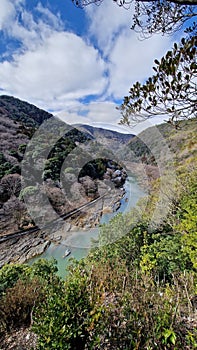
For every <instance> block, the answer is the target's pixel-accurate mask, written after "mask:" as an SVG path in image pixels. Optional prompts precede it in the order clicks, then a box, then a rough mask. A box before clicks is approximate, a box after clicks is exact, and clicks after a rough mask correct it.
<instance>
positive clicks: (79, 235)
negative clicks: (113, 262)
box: [29, 176, 145, 277]
mask: <svg viewBox="0 0 197 350" xmlns="http://www.w3.org/2000/svg"><path fill="white" fill-rule="evenodd" d="M124 188H125V190H126V193H125V195H124V197H123V198H122V199H121V206H120V208H119V209H118V210H117V211H116V212H113V213H107V214H104V215H103V216H102V218H101V221H100V223H101V224H102V223H107V222H109V221H110V219H111V218H112V217H113V216H115V215H117V213H121V212H122V213H126V212H127V211H129V210H130V209H131V208H132V207H134V206H135V205H136V203H137V202H138V200H139V199H140V198H142V197H144V196H145V192H144V191H143V189H142V188H141V187H140V186H139V185H138V183H137V180H136V178H135V177H131V176H130V177H128V179H127V180H126V182H125V185H124ZM98 232H99V230H98V228H95V229H90V230H88V231H85V230H83V231H77V232H72V231H70V232H69V238H67V239H66V240H64V241H61V242H60V243H58V244H54V243H52V244H51V245H50V246H49V248H48V249H47V250H46V251H45V252H44V253H43V254H41V255H40V256H38V257H36V258H33V259H31V260H30V261H29V263H30V264H31V263H33V262H34V261H35V260H38V259H40V258H45V259H50V258H51V257H54V258H55V259H56V260H57V267H58V274H59V275H60V276H62V277H65V275H66V267H67V266H68V265H69V264H70V258H75V259H77V260H80V259H81V258H83V257H85V256H86V255H87V254H88V251H89V249H90V246H91V242H92V239H96V238H97V237H98ZM67 248H68V249H69V250H70V251H71V254H70V255H69V256H68V257H66V258H64V257H63V256H64V253H65V250H66V249H67Z"/></svg>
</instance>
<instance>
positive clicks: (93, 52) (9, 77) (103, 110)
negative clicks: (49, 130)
mask: <svg viewBox="0 0 197 350" xmlns="http://www.w3.org/2000/svg"><path fill="white" fill-rule="evenodd" d="M26 2H27V0H26V1H25V0H12V1H11V0H0V30H1V29H2V30H3V31H5V32H6V35H7V36H9V37H10V38H14V39H16V40H17V41H18V43H19V47H18V48H17V50H16V51H15V52H14V53H12V56H11V57H9V60H6V59H5V58H4V61H3V62H0V76H1V81H0V89H2V90H1V93H4V94H9V95H14V96H16V97H19V98H21V99H24V100H26V101H28V102H31V103H34V104H36V105H37V106H38V107H41V108H44V109H46V110H56V111H57V110H58V111H63V112H62V113H60V115H61V117H63V118H66V121H67V122H69V123H75V122H76V123H78V122H80V123H88V124H95V123H97V125H104V124H105V125H112V124H113V125H114V124H115V125H117V123H118V122H119V120H120V117H121V116H120V113H119V111H117V110H116V108H115V107H116V104H115V102H114V99H120V100H121V99H122V98H123V96H124V95H126V94H128V91H129V88H130V87H131V85H132V83H133V82H135V81H136V80H141V81H143V80H144V79H145V78H146V77H148V76H149V75H150V74H152V72H151V67H152V65H153V60H154V58H156V57H157V58H159V57H161V56H162V55H163V54H164V52H165V50H166V48H167V46H169V38H165V37H162V39H161V37H160V36H154V37H152V38H151V39H149V40H144V41H143V42H142V41H139V40H138V39H137V35H136V34H135V33H134V32H132V31H131V30H130V25H131V19H132V9H130V10H128V11H127V10H125V9H123V8H119V7H118V6H117V5H116V4H115V3H114V2H113V1H104V2H103V3H102V5H101V6H100V7H97V6H94V5H92V6H88V7H87V8H86V9H85V11H86V14H87V16H88V20H89V31H88V34H87V36H86V38H85V39H84V38H81V37H79V36H77V35H76V34H74V33H71V32H66V31H65V29H64V27H65V25H64V23H63V22H62V20H61V17H60V14H54V13H53V12H51V11H50V10H49V8H46V7H44V6H43V5H42V3H41V2H40V3H38V4H37V6H36V7H35V8H34V11H33V12H32V13H30V12H28V11H27V10H26V8H25V3H26ZM19 13H20V16H19ZM95 46H96V47H97V48H95ZM102 57H104V58H102ZM106 72H107V74H106ZM90 95H93V96H94V99H92V100H94V102H90V103H89V104H85V105H84V104H82V103H81V102H80V101H81V99H85V98H86V97H87V96H90ZM101 96H102V97H101ZM89 99H90V98H89ZM110 99H111V101H110ZM101 100H102V101H101ZM113 128H116V126H114V127H113ZM125 132H128V131H125Z"/></svg>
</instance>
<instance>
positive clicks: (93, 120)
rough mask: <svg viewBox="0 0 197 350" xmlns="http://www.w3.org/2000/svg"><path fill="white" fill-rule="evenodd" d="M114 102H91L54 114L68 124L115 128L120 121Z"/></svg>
mask: <svg viewBox="0 0 197 350" xmlns="http://www.w3.org/2000/svg"><path fill="white" fill-rule="evenodd" d="M116 107H117V105H116V104H115V103H114V102H108V101H105V102H91V103H89V104H76V105H73V106H71V107H69V108H67V109H64V111H61V112H59V113H56V115H57V116H58V117H60V118H61V119H62V120H65V121H66V122H67V123H69V124H76V123H81V124H91V125H97V126H101V125H103V124H104V123H105V124H106V125H107V124H108V125H109V124H110V125H113V126H117V125H118V123H119V121H120V112H119V111H118V110H117V109H116Z"/></svg>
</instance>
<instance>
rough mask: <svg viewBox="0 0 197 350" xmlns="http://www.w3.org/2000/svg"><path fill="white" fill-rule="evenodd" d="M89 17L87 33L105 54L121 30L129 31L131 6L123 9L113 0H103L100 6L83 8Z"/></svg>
mask: <svg viewBox="0 0 197 350" xmlns="http://www.w3.org/2000/svg"><path fill="white" fill-rule="evenodd" d="M85 10H86V13H87V16H88V18H89V22H90V27H89V33H90V35H92V36H93V37H94V38H95V39H96V42H97V44H98V47H99V48H100V49H101V50H102V51H103V53H104V56H107V55H108V54H109V52H110V50H111V48H112V47H113V44H114V42H115V41H116V38H117V36H120V35H121V33H122V30H124V29H127V30H128V31H130V29H129V27H130V23H131V17H132V8H130V9H129V10H125V9H124V8H122V7H118V6H117V4H115V3H114V2H113V1H104V2H103V3H102V4H101V6H94V5H91V6H87V7H86V8H85Z"/></svg>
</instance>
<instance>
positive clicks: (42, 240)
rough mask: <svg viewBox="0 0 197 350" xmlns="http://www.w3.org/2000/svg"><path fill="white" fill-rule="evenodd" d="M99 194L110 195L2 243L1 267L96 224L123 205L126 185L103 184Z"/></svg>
mask: <svg viewBox="0 0 197 350" xmlns="http://www.w3.org/2000/svg"><path fill="white" fill-rule="evenodd" d="M99 189H100V194H101V195H102V194H104V193H105V192H106V193H107V195H105V196H104V197H102V196H101V197H102V198H101V199H99V198H98V200H97V201H96V202H94V203H93V204H92V205H91V204H90V205H89V206H88V208H87V209H86V208H84V209H83V210H82V211H81V212H80V213H77V214H75V215H73V217H71V218H69V219H67V220H66V221H62V222H61V224H60V225H56V227H53V229H48V230H40V231H39V232H36V233H30V234H28V235H26V236H22V237H20V238H19V237H18V238H13V239H10V240H8V241H6V242H2V243H1V247H0V248H1V253H0V267H2V266H3V265H4V264H6V263H24V262H26V261H28V260H30V259H32V258H33V257H36V256H40V255H41V254H43V253H44V252H45V251H46V249H47V248H49V246H50V245H51V244H52V243H53V244H60V243H61V242H62V241H63V240H66V239H68V238H69V236H71V235H72V233H73V232H77V231H82V232H83V231H84V234H85V232H87V231H88V230H90V229H93V228H95V227H97V226H98V225H99V223H100V219H101V217H102V216H103V214H104V213H112V212H114V211H116V210H118V209H119V208H120V200H121V199H122V198H123V196H124V195H125V191H124V189H123V188H111V189H110V191H106V190H107V189H108V186H107V184H104V183H102V182H101V183H100V187H99Z"/></svg>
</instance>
